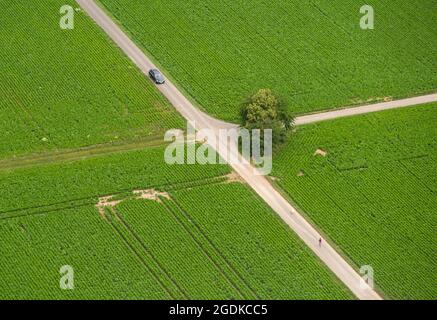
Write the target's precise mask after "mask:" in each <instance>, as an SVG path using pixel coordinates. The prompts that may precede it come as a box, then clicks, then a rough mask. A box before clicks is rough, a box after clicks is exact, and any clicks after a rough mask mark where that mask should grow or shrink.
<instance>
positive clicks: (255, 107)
mask: <svg viewBox="0 0 437 320" xmlns="http://www.w3.org/2000/svg"><path fill="white" fill-rule="evenodd" d="M242 121H243V126H244V127H245V128H247V129H249V130H251V129H261V131H263V130H265V129H272V134H273V144H274V145H278V144H281V143H283V142H284V141H285V139H286V136H287V132H288V131H291V130H292V129H293V126H294V117H293V116H292V115H291V114H290V112H288V110H287V106H286V105H285V102H284V101H283V100H282V99H280V98H278V97H277V96H275V95H274V94H273V92H272V91H271V90H270V89H260V90H258V91H257V92H256V93H255V94H253V95H252V96H251V97H249V98H248V99H247V101H246V102H245V103H244V104H243V107H242ZM263 136H264V134H263V132H262V133H261V137H263Z"/></svg>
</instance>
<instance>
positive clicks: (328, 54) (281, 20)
mask: <svg viewBox="0 0 437 320" xmlns="http://www.w3.org/2000/svg"><path fill="white" fill-rule="evenodd" d="M100 2H101V3H102V4H103V5H104V6H105V7H106V8H107V10H108V11H109V12H110V13H111V14H112V15H113V16H114V17H115V18H116V19H118V21H119V22H120V24H122V25H123V26H124V27H125V29H126V30H127V31H128V32H129V33H130V34H131V36H132V38H133V39H134V40H135V41H137V43H139V44H140V45H141V46H142V47H143V48H144V50H146V51H147V52H149V53H150V54H151V55H152V56H153V57H154V58H155V59H156V61H157V62H158V63H159V64H160V65H161V66H162V68H163V69H164V70H166V71H168V73H169V75H171V76H172V78H174V79H175V80H176V82H177V83H178V84H179V85H180V87H182V88H183V89H184V90H185V92H186V93H188V94H189V95H190V96H191V97H192V98H194V99H195V100H196V101H197V103H198V104H199V106H200V107H202V108H204V109H205V110H206V111H208V112H209V113H210V114H211V115H213V116H216V117H219V118H223V119H226V120H230V121H236V120H238V116H239V105H240V103H241V102H242V101H243V100H244V99H245V98H246V97H247V96H248V95H249V94H250V93H252V92H253V91H255V90H258V89H260V88H270V89H273V90H274V91H276V92H278V93H279V94H280V95H282V96H283V97H284V98H285V99H286V100H288V101H289V104H290V108H291V110H292V111H293V112H295V113H304V112H310V111H316V110H322V109H328V108H334V107H341V106H345V105H351V104H362V103H367V102H372V101H380V100H383V99H384V98H387V97H395V98H396V97H404V96H411V95H418V94H421V93H425V92H430V91H435V90H436V88H437V73H436V72H435V70H436V68H437V62H436V59H435V56H436V53H437V32H436V31H435V27H434V26H435V25H436V23H437V11H436V10H435V2H434V1H433V0H424V1H414V2H411V1H405V0H394V1H384V0H371V1H367V2H366V4H369V5H372V6H373V7H374V10H375V29H374V30H368V31H363V30H361V29H360V27H359V22H360V18H361V17H362V15H361V14H360V7H361V5H362V4H360V3H357V1H355V0H334V1H326V0H306V1H298V0H289V1H283V0H253V1H245V0H224V1H223V0H202V1H200V0H186V1H179V0H169V1H137V0H100Z"/></svg>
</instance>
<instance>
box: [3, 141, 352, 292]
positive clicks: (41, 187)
mask: <svg viewBox="0 0 437 320" xmlns="http://www.w3.org/2000/svg"><path fill="white" fill-rule="evenodd" d="M162 153H163V147H154V148H148V149H147V150H144V151H132V152H125V153H121V154H113V155H108V156H99V157H93V158H89V159H85V160H79V161H73V162H61V163H56V164H48V165H38V166H35V167H26V168H21V169H14V170H2V171H0V184H1V187H0V190H2V202H1V207H0V234H2V241H1V244H0V298H43V299H48V298H74V299H76V298H91V299H97V298H112V299H119V298H129V299H130V298H133V299H135V298H149V299H157V298H161V299H169V298H181V299H186V298H197V299H205V298H218V299H244V298H270V299H279V298H300V299H322V298H326V299H340V298H352V295H351V294H350V293H349V292H348V291H347V289H346V288H345V287H344V286H343V285H342V284H341V283H340V282H339V281H338V280H337V279H336V278H335V277H334V276H333V275H332V274H331V273H330V271H328V270H327V269H326V267H325V266H323V265H322V264H321V263H320V262H319V261H318V259H317V258H316V257H315V256H314V255H313V254H312V253H311V251H310V250H309V249H308V248H306V246H305V245H304V244H303V243H302V242H301V241H300V240H298V238H297V237H296V235H295V234H294V233H293V232H292V231H291V230H290V229H289V228H288V227H287V226H286V225H285V224H283V223H282V221H281V220H280V219H279V217H277V216H276V215H275V214H274V213H273V212H272V211H271V210H270V209H269V208H268V207H267V206H266V205H265V204H264V203H263V202H262V201H261V200H260V199H258V198H257V197H256V196H255V195H254V194H253V193H252V192H251V191H250V190H249V189H248V188H247V187H246V186H244V185H242V184H240V183H235V182H234V183H229V182H230V181H229V180H228V177H227V174H228V173H229V168H228V167H227V166H208V167H205V166H201V165H194V166H193V165H191V166H180V165H179V166H166V165H163V157H162ZM137 189H143V190H144V189H147V190H151V189H156V190H160V191H163V192H168V194H169V198H167V197H166V196H164V195H163V196H161V197H160V198H159V199H160V200H159V201H154V200H149V199H144V200H140V199H138V197H137V196H135V195H134V194H133V193H132V191H133V190H137ZM102 196H112V199H113V200H115V201H121V202H120V203H117V205H115V206H103V207H100V210H98V208H96V207H95V205H96V204H97V203H99V202H100V201H101V197H102ZM241 208H244V210H241ZM102 210H103V211H102ZM63 265H71V266H72V267H73V268H74V271H75V289H74V290H72V291H64V290H61V289H59V279H60V275H59V268H60V267H61V266H63Z"/></svg>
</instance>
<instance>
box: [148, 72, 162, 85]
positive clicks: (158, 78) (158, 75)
mask: <svg viewBox="0 0 437 320" xmlns="http://www.w3.org/2000/svg"><path fill="white" fill-rule="evenodd" d="M149 76H150V78H152V80H153V81H154V82H155V83H156V84H163V83H164V82H165V78H164V76H163V75H162V73H161V72H159V70H157V69H151V70H150V71H149Z"/></svg>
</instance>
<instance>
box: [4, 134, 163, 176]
mask: <svg viewBox="0 0 437 320" xmlns="http://www.w3.org/2000/svg"><path fill="white" fill-rule="evenodd" d="M163 137H164V136H162V137H161V136H154V137H153V138H150V139H142V140H138V141H129V140H126V141H122V142H121V143H105V144H97V145H91V146H86V147H79V148H76V149H64V150H59V151H49V152H46V153H35V154H29V155H22V156H18V157H15V158H10V157H8V158H4V159H0V172H1V171H8V170H16V169H20V168H29V167H35V166H44V165H51V164H58V163H65V162H68V161H78V160H84V159H90V158H97V157H102V156H107V155H112V154H118V153H123V152H126V151H135V150H142V149H144V148H147V147H159V146H164V145H166V144H167V143H166V142H165V141H164V138H163Z"/></svg>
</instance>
